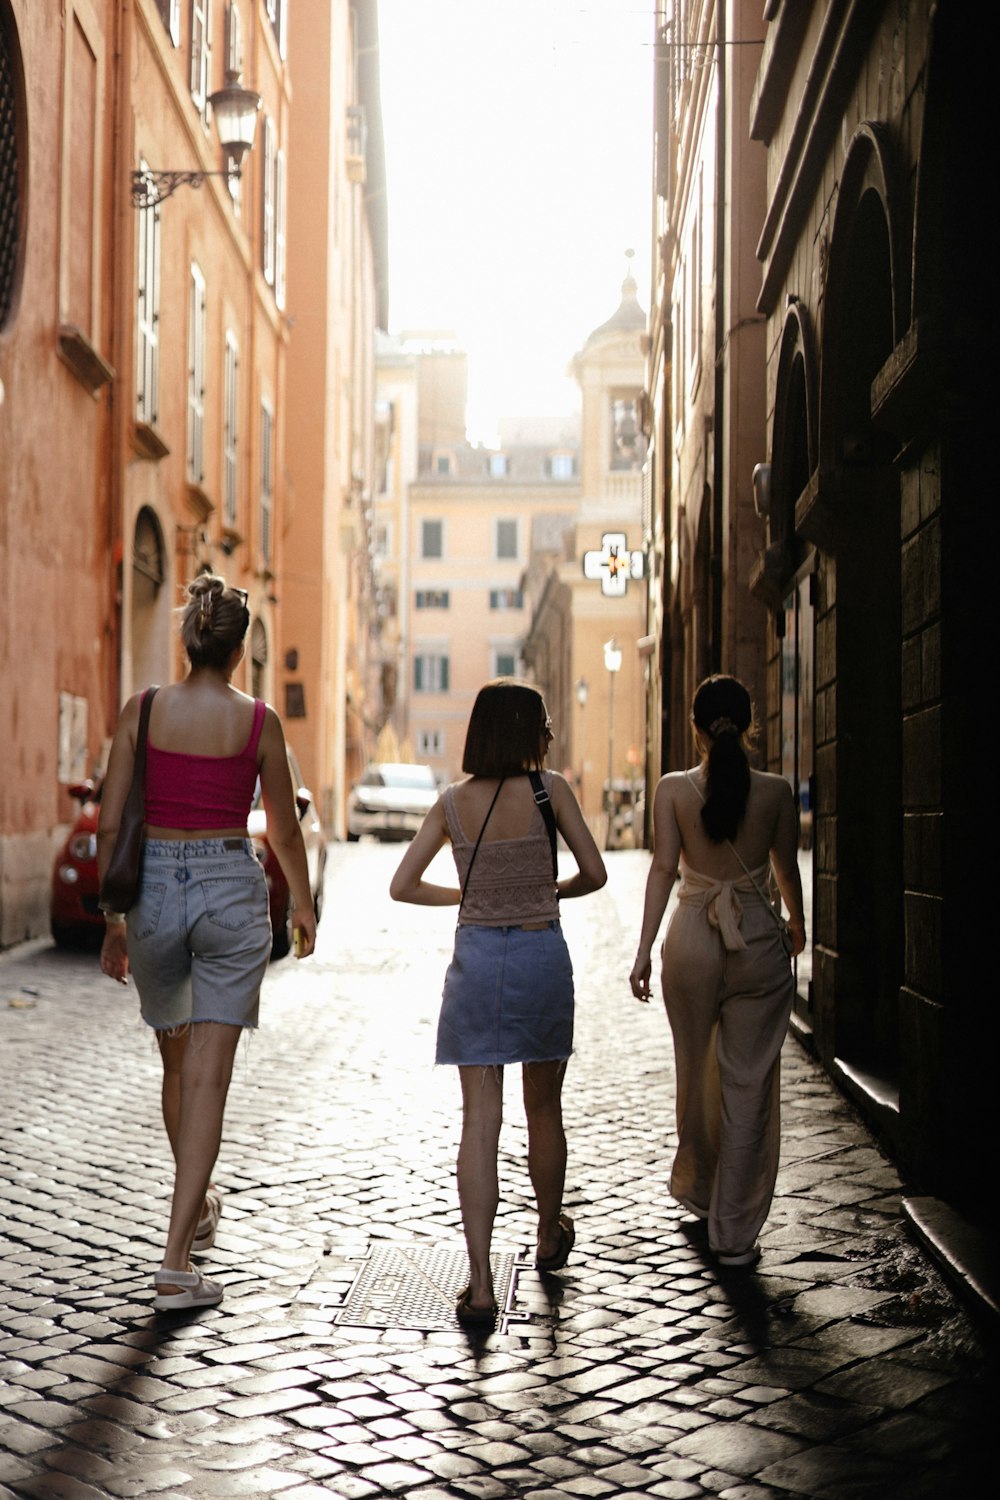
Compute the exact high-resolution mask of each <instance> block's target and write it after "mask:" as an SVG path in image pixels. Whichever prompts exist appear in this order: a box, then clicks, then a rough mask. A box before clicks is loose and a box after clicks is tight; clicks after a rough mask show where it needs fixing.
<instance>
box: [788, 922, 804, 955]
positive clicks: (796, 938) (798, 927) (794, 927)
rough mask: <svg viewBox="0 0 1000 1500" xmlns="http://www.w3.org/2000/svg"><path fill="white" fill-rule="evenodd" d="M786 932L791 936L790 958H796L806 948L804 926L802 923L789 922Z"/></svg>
mask: <svg viewBox="0 0 1000 1500" xmlns="http://www.w3.org/2000/svg"><path fill="white" fill-rule="evenodd" d="M788 930H789V932H790V933H791V935H792V957H793V958H798V956H799V954H800V953H801V952H802V951H803V949H804V948H805V946H806V924H805V923H804V922H789V924H788Z"/></svg>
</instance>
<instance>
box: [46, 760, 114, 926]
mask: <svg viewBox="0 0 1000 1500" xmlns="http://www.w3.org/2000/svg"><path fill="white" fill-rule="evenodd" d="M67 791H68V792H69V794H70V796H71V797H75V798H76V800H77V801H78V802H79V804H80V811H79V812H78V813H77V815H76V818H75V820H74V822H73V826H72V828H71V829H70V831H69V836H68V838H67V839H66V842H65V843H64V844H63V846H62V848H61V849H60V850H59V853H58V854H57V855H56V862H55V865H54V866H53V869H52V899H51V923H52V936H53V938H54V939H55V941H56V942H57V943H58V944H59V946H60V947H61V948H65V947H68V946H69V945H70V944H71V943H78V942H80V941H81V940H82V939H84V938H86V937H87V936H88V934H89V935H92V936H98V937H100V936H101V935H102V934H103V932H104V917H103V916H102V915H101V913H100V912H99V911H98V909H97V813H98V803H99V802H100V800H101V785H100V782H96V783H95V782H93V781H81V782H79V783H78V784H77V785H76V786H71V787H68V788H67Z"/></svg>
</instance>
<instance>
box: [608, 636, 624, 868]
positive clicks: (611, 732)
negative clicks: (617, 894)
mask: <svg viewBox="0 0 1000 1500" xmlns="http://www.w3.org/2000/svg"><path fill="white" fill-rule="evenodd" d="M604 665H605V667H606V668H607V671H608V673H609V679H610V680H609V685H608V831H607V837H606V838H605V841H604V847H605V849H610V848H611V827H612V819H613V817H614V807H615V783H614V771H615V676H616V674H617V673H618V672H620V671H621V665H622V653H621V650H620V649H619V647H618V644H617V642H616V641H615V638H614V636H612V637H611V639H610V641H605V642H604Z"/></svg>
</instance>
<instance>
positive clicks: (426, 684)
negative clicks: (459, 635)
mask: <svg viewBox="0 0 1000 1500" xmlns="http://www.w3.org/2000/svg"><path fill="white" fill-rule="evenodd" d="M425 678H426V681H425V680H424V679H425ZM413 691H414V693H415V694H420V695H423V694H429V693H447V692H450V691H451V651H450V649H449V646H448V644H447V642H444V643H442V644H441V645H433V644H425V645H421V646H418V647H417V648H416V650H415V651H414V653H413Z"/></svg>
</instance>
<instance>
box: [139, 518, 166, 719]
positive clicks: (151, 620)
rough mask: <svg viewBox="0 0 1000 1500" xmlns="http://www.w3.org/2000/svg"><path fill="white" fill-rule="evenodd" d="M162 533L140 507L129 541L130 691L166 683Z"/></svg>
mask: <svg viewBox="0 0 1000 1500" xmlns="http://www.w3.org/2000/svg"><path fill="white" fill-rule="evenodd" d="M166 582H167V553H166V548H165V546H164V544H163V531H162V529H161V527H160V523H159V521H158V520H157V518H156V514H155V512H154V511H152V510H151V509H150V507H149V506H148V505H144V506H143V507H142V509H141V510H140V511H139V514H138V515H137V516H136V521H135V532H134V534H133V541H132V579H131V585H132V589H131V592H132V612H131V622H130V623H131V637H132V688H133V690H137V689H139V688H142V687H146V686H147V685H148V684H149V683H151V682H169V681H170V675H171V674H170V590H169V589H168V588H165V587H164V585H165V584H166Z"/></svg>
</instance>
